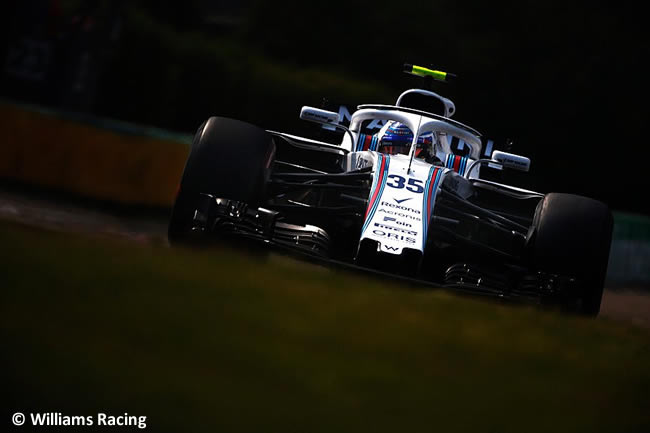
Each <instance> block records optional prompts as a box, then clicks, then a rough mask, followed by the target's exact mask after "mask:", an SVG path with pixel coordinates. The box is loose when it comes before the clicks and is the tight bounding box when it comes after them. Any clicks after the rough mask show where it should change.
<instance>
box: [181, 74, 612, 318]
mask: <svg viewBox="0 0 650 433" xmlns="http://www.w3.org/2000/svg"><path fill="white" fill-rule="evenodd" d="M405 67H406V69H407V70H406V72H409V73H411V74H414V75H420V76H423V77H427V78H426V79H427V80H429V82H430V81H431V80H448V79H449V78H450V77H451V74H445V73H443V72H439V71H435V70H431V69H427V68H422V67H418V66H412V65H405ZM454 111H455V106H454V104H453V102H452V101H450V100H449V99H447V98H444V97H441V96H440V95H438V94H436V93H434V92H432V91H430V90H422V89H411V90H407V91H405V92H404V93H402V94H401V95H400V97H399V98H398V100H397V102H396V103H395V105H360V106H359V107H358V110H357V111H356V112H354V113H353V114H352V117H351V121H350V124H349V127H345V126H342V125H340V124H339V115H338V113H334V112H330V111H325V110H322V109H317V108H312V107H303V109H302V111H301V113H300V117H301V118H302V119H304V120H308V121H313V122H317V123H321V124H324V125H327V126H328V127H330V128H331V127H335V128H339V129H341V130H342V131H343V132H344V134H343V138H342V141H341V142H340V143H338V144H330V143H325V142H322V141H318V140H313V139H308V138H303V137H297V136H294V135H289V134H285V133H280V132H272V131H264V130H262V129H260V128H258V127H256V126H253V125H250V124H247V123H244V122H241V121H238V120H233V119H228V118H223V117H211V118H209V119H208V120H207V121H205V122H204V123H203V124H202V125H201V126H200V127H199V129H198V131H197V133H196V135H195V137H194V141H193V144H192V148H191V152H190V154H189V157H188V159H187V163H186V166H185V170H184V173H183V177H182V179H181V183H180V188H179V193H178V196H177V198H176V202H175V205H174V208H173V211H172V216H171V220H170V223H169V233H168V234H169V240H170V242H171V243H172V244H174V243H179V242H185V241H190V240H193V239H197V238H201V239H225V238H228V239H233V238H234V239H235V240H236V241H244V240H246V239H248V240H253V241H260V242H262V243H265V244H270V245H276V246H281V247H288V248H291V249H293V250H296V251H300V252H303V253H307V254H310V255H313V256H317V257H321V258H323V259H326V260H331V261H335V262H339V263H340V262H345V263H350V264H353V265H355V266H360V267H364V268H369V269H375V270H377V271H382V272H388V273H391V274H396V275H401V276H406V277H409V278H412V279H416V280H418V281H422V282H435V283H437V284H440V285H444V286H446V287H452V288H455V289H460V290H464V291H471V292H476V293H480V294H488V295H494V296H497V297H501V298H508V299H517V298H518V299H524V300H526V301H532V302H535V303H540V304H552V305H558V306H561V307H562V308H563V309H565V310H568V311H572V312H577V313H581V314H586V315H596V314H598V312H599V309H600V302H601V298H602V292H603V284H604V280H605V274H606V270H607V262H608V257H609V249H610V243H611V234H612V215H611V212H610V211H609V209H608V207H607V206H606V205H605V204H603V203H601V202H598V201H595V200H592V199H590V198H586V197H581V196H578V195H570V194H561V193H549V194H542V193H538V192H533V191H528V190H525V189H521V188H517V187H514V186H509V185H504V184H502V183H498V182H495V181H490V180H487V179H485V178H482V177H481V169H483V170H484V171H485V170H495V169H514V170H520V171H528V168H529V166H530V160H529V159H528V158H525V157H522V156H518V155H514V154H511V153H506V152H501V151H493V152H490V154H489V157H486V156H482V155H485V154H484V153H482V151H483V148H482V141H481V135H480V134H479V133H478V132H477V131H475V130H474V129H472V128H470V127H468V126H465V125H463V124H461V123H459V122H456V121H454V120H452V119H451V116H452V115H453V113H454ZM371 124H374V125H375V126H376V125H377V124H379V125H382V127H381V129H380V130H379V132H377V133H374V134H372V133H369V132H368V131H370V130H369V129H368V126H369V125H371ZM459 144H461V145H462V146H459Z"/></svg>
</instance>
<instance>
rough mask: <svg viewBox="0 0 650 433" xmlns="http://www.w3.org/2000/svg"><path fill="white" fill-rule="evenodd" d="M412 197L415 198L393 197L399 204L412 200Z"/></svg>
mask: <svg viewBox="0 0 650 433" xmlns="http://www.w3.org/2000/svg"><path fill="white" fill-rule="evenodd" d="M412 198H413V197H407V198H403V199H401V200H398V199H396V198H393V200H395V201H396V202H397V204H402V203H404V202H405V201H406V200H410V199H412Z"/></svg>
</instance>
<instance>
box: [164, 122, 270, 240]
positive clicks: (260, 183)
mask: <svg viewBox="0 0 650 433" xmlns="http://www.w3.org/2000/svg"><path fill="white" fill-rule="evenodd" d="M274 154H275V145H274V144H273V142H272V140H271V137H270V135H269V134H268V133H267V132H266V131H264V130H262V129H260V128H258V127H256V126H254V125H251V124H248V123H245V122H241V121H239V120H234V119H228V118H225V117H210V118H209V119H208V120H207V121H205V122H204V123H203V124H202V125H201V126H200V127H199V129H198V130H197V132H196V134H195V135H194V140H193V141H192V148H191V150H190V154H189V156H188V158H187V162H186V163H185V169H184V171H183V176H182V178H181V182H180V185H179V189H178V193H177V195H176V200H175V202H174V206H173V207H172V213H171V217H170V221H169V226H168V230H167V236H168V239H169V241H170V243H172V244H173V243H178V242H182V241H184V240H187V239H188V234H189V232H190V229H191V225H192V219H193V217H194V211H195V210H196V209H197V203H198V200H199V194H200V193H207V194H212V195H214V196H216V197H220V198H227V199H231V200H237V201H243V202H246V203H248V204H250V205H259V204H261V203H262V201H263V200H264V198H265V192H266V191H265V186H266V181H267V179H268V175H269V171H270V166H271V163H272V160H273V156H274Z"/></svg>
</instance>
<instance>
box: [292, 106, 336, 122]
mask: <svg viewBox="0 0 650 433" xmlns="http://www.w3.org/2000/svg"><path fill="white" fill-rule="evenodd" d="M300 118H301V119H302V120H308V121H310V122H316V123H324V124H333V125H337V124H338V123H339V113H335V112H333V111H327V110H321V109H320V108H314V107H307V106H305V107H302V110H300Z"/></svg>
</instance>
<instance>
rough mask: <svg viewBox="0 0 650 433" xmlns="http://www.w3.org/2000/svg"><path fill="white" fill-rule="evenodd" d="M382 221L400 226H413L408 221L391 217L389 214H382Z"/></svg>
mask: <svg viewBox="0 0 650 433" xmlns="http://www.w3.org/2000/svg"><path fill="white" fill-rule="evenodd" d="M384 222H392V223H394V224H397V225H398V226H402V227H413V226H412V225H411V224H409V223H405V222H404V221H399V220H398V219H397V218H393V217H390V216H384Z"/></svg>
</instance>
